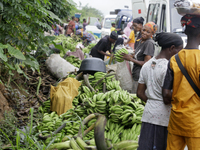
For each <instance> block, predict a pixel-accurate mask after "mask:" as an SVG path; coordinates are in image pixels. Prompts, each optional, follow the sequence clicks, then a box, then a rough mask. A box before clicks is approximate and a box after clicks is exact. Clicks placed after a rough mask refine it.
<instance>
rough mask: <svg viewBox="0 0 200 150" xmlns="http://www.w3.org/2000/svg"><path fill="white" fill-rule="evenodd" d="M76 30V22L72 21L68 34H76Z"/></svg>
mask: <svg viewBox="0 0 200 150" xmlns="http://www.w3.org/2000/svg"><path fill="white" fill-rule="evenodd" d="M74 28H75V22H74V21H73V20H71V21H70V22H69V24H68V29H67V34H71V33H72V32H74Z"/></svg>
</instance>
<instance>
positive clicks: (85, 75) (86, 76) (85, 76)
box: [83, 74, 95, 92]
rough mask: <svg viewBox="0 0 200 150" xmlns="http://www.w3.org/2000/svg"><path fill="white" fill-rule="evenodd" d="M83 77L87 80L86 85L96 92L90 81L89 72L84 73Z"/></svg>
mask: <svg viewBox="0 0 200 150" xmlns="http://www.w3.org/2000/svg"><path fill="white" fill-rule="evenodd" d="M83 78H84V81H85V84H86V86H87V87H88V88H89V89H90V90H91V91H94V92H95V90H94V88H93V87H92V86H91V85H90V82H89V80H88V75H87V74H84V75H83Z"/></svg>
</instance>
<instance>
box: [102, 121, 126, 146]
mask: <svg viewBox="0 0 200 150" xmlns="http://www.w3.org/2000/svg"><path fill="white" fill-rule="evenodd" d="M105 129H106V131H105V133H104V135H105V137H106V138H107V139H108V140H111V142H112V143H118V142H120V141H121V139H120V134H121V133H122V132H123V130H124V126H120V125H119V124H116V123H113V122H112V121H111V120H110V119H109V120H108V122H107V123H106V127H105Z"/></svg>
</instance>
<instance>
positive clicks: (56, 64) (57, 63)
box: [45, 54, 79, 79]
mask: <svg viewBox="0 0 200 150" xmlns="http://www.w3.org/2000/svg"><path fill="white" fill-rule="evenodd" d="M45 63H46V65H47V68H48V69H49V71H50V72H51V73H52V74H53V75H54V76H55V77H56V78H58V79H60V78H64V77H66V76H67V75H68V74H69V73H70V72H74V71H78V70H79V68H77V67H75V66H73V65H72V64H70V63H69V62H67V61H66V60H65V59H63V58H61V57H60V54H51V55H50V57H49V58H48V59H47V60H46V62H45Z"/></svg>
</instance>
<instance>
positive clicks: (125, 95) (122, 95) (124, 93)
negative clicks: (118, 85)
mask: <svg viewBox="0 0 200 150" xmlns="http://www.w3.org/2000/svg"><path fill="white" fill-rule="evenodd" d="M119 99H120V100H121V101H122V102H123V103H124V104H129V103H130V102H131V100H132V99H131V97H130V95H129V93H128V92H127V91H125V90H121V91H120V93H119Z"/></svg>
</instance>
